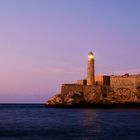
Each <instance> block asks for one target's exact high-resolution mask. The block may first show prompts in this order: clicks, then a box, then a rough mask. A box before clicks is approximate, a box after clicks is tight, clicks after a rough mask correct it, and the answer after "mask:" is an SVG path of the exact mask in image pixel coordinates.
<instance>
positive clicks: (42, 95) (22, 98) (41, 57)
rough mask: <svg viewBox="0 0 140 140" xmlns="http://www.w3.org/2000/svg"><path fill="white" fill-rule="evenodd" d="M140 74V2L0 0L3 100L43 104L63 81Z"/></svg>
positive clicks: (0, 97)
mask: <svg viewBox="0 0 140 140" xmlns="http://www.w3.org/2000/svg"><path fill="white" fill-rule="evenodd" d="M91 50H92V51H94V53H95V62H96V74H117V73H122V74H123V73H126V72H132V73H140V62H139V60H140V0H0V103H8V102H10V103H44V102H45V101H46V100H47V99H48V98H49V97H51V96H53V95H54V94H56V93H59V92H60V86H61V84H62V83H71V82H75V81H76V80H77V79H81V78H84V77H85V76H86V62H87V54H88V52H89V51H91Z"/></svg>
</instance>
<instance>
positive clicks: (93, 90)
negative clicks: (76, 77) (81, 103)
mask: <svg viewBox="0 0 140 140" xmlns="http://www.w3.org/2000/svg"><path fill="white" fill-rule="evenodd" d="M74 93H82V94H83V96H84V99H85V101H86V102H88V103H96V102H98V101H100V100H101V99H102V98H103V97H102V96H103V92H102V88H101V86H97V85H95V86H93V85H78V84H64V85H62V88H61V95H63V96H65V95H67V94H71V95H73V94H74Z"/></svg>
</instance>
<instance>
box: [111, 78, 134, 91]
mask: <svg viewBox="0 0 140 140" xmlns="http://www.w3.org/2000/svg"><path fill="white" fill-rule="evenodd" d="M110 86H111V87H113V88H130V89H135V88H136V77H122V76H120V77H119V76H111V77H110Z"/></svg>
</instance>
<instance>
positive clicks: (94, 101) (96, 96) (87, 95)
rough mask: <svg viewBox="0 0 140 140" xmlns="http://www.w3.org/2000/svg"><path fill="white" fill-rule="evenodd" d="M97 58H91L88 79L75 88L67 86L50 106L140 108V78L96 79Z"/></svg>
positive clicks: (125, 76)
mask: <svg viewBox="0 0 140 140" xmlns="http://www.w3.org/2000/svg"><path fill="white" fill-rule="evenodd" d="M94 62H95V60H94V54H93V53H92V52H90V53H89V54H88V61H87V76H86V78H85V79H83V80H78V81H77V83H75V84H63V85H62V87H61V93H60V94H58V95H55V96H53V97H52V98H51V99H50V100H48V101H47V103H46V105H47V106H80V107H81V106H82V107H84V106H93V107H94V106H98V105H100V106H114V105H126V104H127V105H128V104H140V75H129V74H125V75H121V76H120V75H118V76H117V75H111V76H109V75H101V76H95V65H94Z"/></svg>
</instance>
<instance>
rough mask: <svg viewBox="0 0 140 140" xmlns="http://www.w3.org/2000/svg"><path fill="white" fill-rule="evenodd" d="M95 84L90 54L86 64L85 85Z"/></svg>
mask: <svg viewBox="0 0 140 140" xmlns="http://www.w3.org/2000/svg"><path fill="white" fill-rule="evenodd" d="M94 84H95V70H94V54H93V52H90V53H89V54H88V62H87V85H94Z"/></svg>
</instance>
